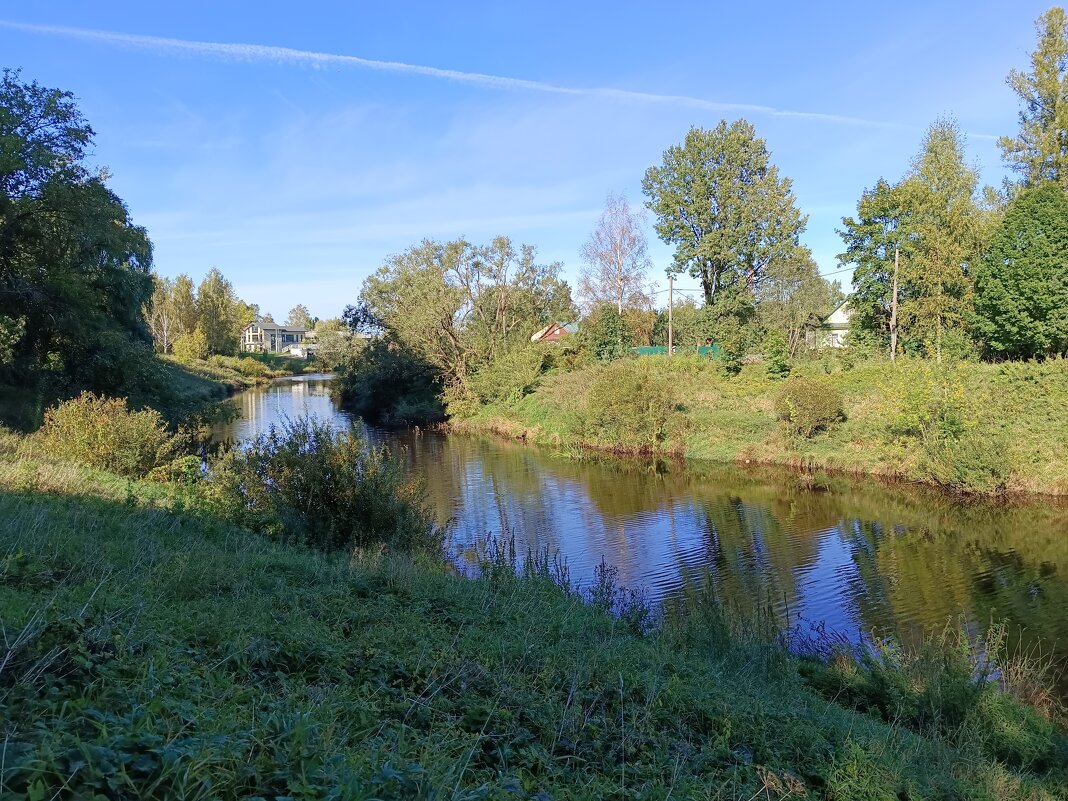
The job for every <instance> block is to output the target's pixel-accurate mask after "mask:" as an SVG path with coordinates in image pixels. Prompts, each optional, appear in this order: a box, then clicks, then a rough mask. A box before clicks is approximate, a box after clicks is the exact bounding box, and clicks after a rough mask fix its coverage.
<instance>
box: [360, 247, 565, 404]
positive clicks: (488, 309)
mask: <svg viewBox="0 0 1068 801" xmlns="http://www.w3.org/2000/svg"><path fill="white" fill-rule="evenodd" d="M561 269H562V265H560V264H559V263H554V264H548V265H544V264H538V263H537V261H536V251H535V249H534V248H533V247H532V246H529V245H523V246H521V247H520V248H519V249H518V250H516V249H515V248H514V247H513V245H512V242H511V240H509V239H508V238H507V237H497V238H496V239H494V240H493V242H492V243H490V244H489V245H485V246H482V247H477V246H474V245H472V244H470V243H469V242H466V241H464V240H462V239H461V240H456V241H453V242H446V243H439V242H434V241H432V240H424V241H423V242H422V243H420V244H419V245H415V246H413V247H411V248H409V249H408V250H406V251H405V252H404V253H401V254H400V255H397V256H393V257H391V258H390V259H389V261H388V262H387V263H386V264H385V265H384V266H383V267H382V268H381V269H379V270H378V272H376V273H375V274H374V275H372V276H370V277H369V278H368V279H367V280H366V281H365V282H364V285H363V289H362V291H361V292H360V300H361V304H359V305H358V306H354V307H350V308H349V309H346V312H345V317H346V320H349V319H350V316H352V319H353V320H356V318H357V317H359V318H361V319H362V318H364V317H366V318H368V319H373V320H374V321H375V323H376V324H377V325H379V326H381V328H382V329H384V330H385V331H386V332H387V333H390V334H393V335H394V336H395V337H396V338H397V340H398V341H399V342H400V343H402V344H403V345H404V346H406V347H408V348H410V349H411V350H412V351H413V353H415V354H417V355H418V356H419V357H420V358H421V359H423V360H425V361H426V362H427V363H429V364H432V365H434V366H436V367H437V368H438V369H439V370H440V371H441V372H442V374H443V382H444V384H445V385H446V386H450V387H458V386H459V387H463V386H464V385H465V384H466V380H467V376H468V375H469V374H470V373H471V372H473V371H474V370H476V369H478V368H479V367H480V366H482V365H484V364H486V363H488V362H490V361H492V360H493V359H494V358H495V357H496V356H497V355H498V354H500V353H503V352H504V351H506V350H508V349H510V348H512V347H516V346H518V345H521V344H525V343H526V342H528V341H529V338H530V335H531V334H532V333H533V332H534V331H537V330H538V329H539V328H542V327H544V326H545V325H547V324H549V323H551V322H555V321H558V320H560V319H561V318H563V319H568V320H571V319H574V318H575V309H574V304H573V303H572V301H571V290H570V288H569V287H568V285H567V284H566V283H565V282H564V281H562V280H561V279H560V277H559V276H560V270H561Z"/></svg>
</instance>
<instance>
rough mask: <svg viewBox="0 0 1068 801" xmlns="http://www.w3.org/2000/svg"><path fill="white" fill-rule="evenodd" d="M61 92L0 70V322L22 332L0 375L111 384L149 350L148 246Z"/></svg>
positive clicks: (58, 384)
mask: <svg viewBox="0 0 1068 801" xmlns="http://www.w3.org/2000/svg"><path fill="white" fill-rule="evenodd" d="M92 139H93V130H92V128H90V126H89V124H88V123H87V122H86V120H85V119H84V118H83V117H82V115H81V112H80V111H79V110H78V108H77V106H76V104H75V102H74V98H73V96H72V95H71V94H70V93H69V92H63V91H60V90H58V89H49V88H46V87H43V86H41V85H39V84H37V83H36V82H30V83H25V82H23V81H22V79H21V76H20V75H19V73H17V72H11V71H4V73H3V76H2V78H0V325H3V327H4V328H5V330H8V331H17V332H19V338H18V340H17V341H16V342H13V343H11V344H10V346H9V347H10V351H11V352H10V355H9V357H8V358H7V359H6V360H5V364H4V365H3V367H2V368H0V369H3V374H2V375H0V379H2V380H5V381H8V382H11V383H18V384H21V385H30V386H38V387H42V386H43V385H42V384H41V381H42V380H43V381H44V382H45V383H46V384H49V385H50V387H51V388H50V389H48V390H46V391H47V392H49V393H50V394H53V395H55V394H69V393H71V392H73V391H77V390H78V389H81V388H86V389H95V390H104V389H107V390H111V389H113V388H114V387H116V386H119V385H121V384H122V383H123V382H124V381H125V380H127V379H128V377H129V375H128V373H129V371H130V370H131V369H133V367H134V365H135V362H136V359H135V358H134V357H133V356H132V355H131V354H132V353H133V352H135V351H147V345H148V342H149V338H150V335H149V332H148V329H147V326H146V324H145V320H144V317H143V313H142V308H143V306H144V305H145V303H146V302H147V301H148V299H149V297H150V296H151V294H152V289H153V285H152V278H151V275H150V268H151V263H152V246H151V243H150V242H149V239H148V236H147V234H146V232H145V230H144V229H143V228H141V227H139V226H137V225H134V224H133V222H132V221H131V219H130V215H129V212H128V210H127V208H126V206H125V204H124V203H123V202H122V200H121V199H120V198H119V197H118V196H117V195H115V194H114V193H113V192H112V191H111V190H110V189H109V188H108V187H107V184H106V177H107V176H106V173H104V172H103V171H99V172H93V171H91V170H90V169H89V167H88V166H87V165H86V163H85V156H86V152H87V150H88V149H89V147H90V146H91V144H92Z"/></svg>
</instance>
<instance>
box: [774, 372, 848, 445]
mask: <svg viewBox="0 0 1068 801" xmlns="http://www.w3.org/2000/svg"><path fill="white" fill-rule="evenodd" d="M775 414H776V415H777V416H778V418H779V420H780V421H782V423H783V425H784V427H785V428H786V430H787V432H789V433H790V434H791V435H793V436H798V437H806V438H811V437H813V436H815V435H816V434H817V433H818V432H820V431H825V430H827V429H829V428H830V427H831V426H833V425H834V424H835V423H838V422H840V421H842V420H844V419H845V412H844V411H843V410H842V393H841V392H839V391H838V388H837V387H835V386H833V385H832V384H830V383H828V382H827V381H821V380H819V379H816V378H803V377H800V376H795V377H793V378H790V379H788V380H787V382H786V384H785V385H784V386H783V388H782V390H781V391H780V392H779V395H778V397H777V398H776V400H775Z"/></svg>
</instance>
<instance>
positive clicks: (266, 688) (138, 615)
mask: <svg viewBox="0 0 1068 801" xmlns="http://www.w3.org/2000/svg"><path fill="white" fill-rule="evenodd" d="M18 445H19V440H18V438H14V437H11V436H10V435H4V437H2V438H0V455H2V456H3V458H2V459H0V533H2V538H3V542H4V543H5V548H4V551H3V553H2V554H0V556H2V561H0V619H2V620H3V624H4V627H5V630H6V631H8V633H9V634H8V638H7V640H6V642H5V645H4V646H3V656H0V665H3V668H2V669H0V715H2V716H3V718H4V719H6V720H10V721H16V722H18V721H33V722H34V723H33V725H32V726H30V725H28V724H26V725H21V724H19V725H16V727H15V729H14V731H13V732H11V733H9V734H8V737H7V742H6V748H5V770H4V771H3V774H2V776H0V794H4V793H12V794H16V795H22V794H25V795H26V796H27V797H45V798H48V797H58V798H68V797H69V798H75V797H83V796H91V795H93V793H99V794H103V795H107V796H108V797H109V798H131V799H132V798H154V797H155V798H164V797H184V796H188V795H190V794H194V793H195V792H196V791H199V790H200V789H202V788H203V787H204V786H205V784H206V783H207V782H210V784H211V787H212V792H213V794H214V795H215V796H216V797H220V798H238V797H248V796H262V797H277V796H291V797H298V798H299V797H309V798H310V797H322V796H323V795H324V794H327V795H328V794H331V793H332V794H335V795H337V796H338V797H368V796H374V797H377V798H383V799H389V798H397V799H400V798H405V799H408V798H429V797H442V796H449V797H479V798H502V799H503V798H535V797H538V794H539V793H541V794H544V795H542V796H541V797H544V796H545V795H548V796H549V797H554V798H556V797H573V798H604V797H615V796H618V797H626V796H631V795H633V796H640V797H667V796H669V795H670V796H672V797H677V798H687V797H695V798H696V797H701V798H704V797H709V796H712V797H724V798H740V799H748V798H753V797H768V798H780V799H781V798H785V797H812V798H828V799H832V798H834V799H842V798H849V799H862V798H873V799H883V798H885V799H896V798H930V797H945V798H969V799H976V798H989V799H995V798H997V799H1011V798H1020V799H1024V798H1027V799H1053V798H1058V797H1062V795H1063V793H1064V792H1066V791H1068V775H1065V773H1064V770H1065V765H1066V764H1068V759H1066V757H1068V750H1066V749H1068V744H1066V743H1065V740H1064V735H1063V732H1059V731H1058V730H1057V729H1056V728H1055V727H1054V726H1053V724H1051V723H1049V722H1048V721H1045V720H1044V719H1043V718H1041V717H1039V716H1038V715H1036V714H1035V713H1033V712H1030V711H1028V710H1027V709H1025V708H1024V707H1021V706H1019V705H1018V704H1016V702H1014V701H1012V700H1011V699H1010V698H1009V697H1008V696H1005V695H1002V694H1001V693H999V692H997V690H996V688H995V687H994V686H993V685H985V684H974V683H973V682H972V680H971V674H970V672H968V671H965V675H964V677H963V683H962V676H961V674H960V673H959V672H955V671H959V666H957V668H956V669H955V671H954V672H941V673H940V672H938V669H936V670H935V671H934V672H928V673H927V674H925V676H926V678H925V681H924V682H920V681H919V678H920V676H921V675H923V674H914V675H912V676H911V678H910V679H909V681H908V682H900V683H898V684H893V683H892V688H893V692H894V693H899V694H900V695H898V696H897V700H896V701H895V700H893V699H892V698H891V697H890V696H888V695H881V694H880V692H879V691H878V690H877V689H875V687H874V686H872V684H871V683H866V682H865V680H864V677H865V676H866V675H871V674H870V673H869V672H868V670H869V669H868V668H865V667H864V666H862V665H855V666H854V667H850V665H851V664H853V663H851V662H850V661H849V660H848V659H845V660H844V661H842V662H841V663H840V665H839V666H838V667H840V668H841V670H839V669H838V668H837V667H835V666H833V665H832V666H831V668H834V669H828V668H820V667H819V666H818V663H812V662H807V661H804V660H799V659H798V658H797V657H793V656H790V655H789V654H788V653H787V652H786V651H784V650H783V649H782V648H781V646H780V645H779V644H778V643H777V642H776V641H775V638H774V637H775V634H774V631H773V629H772V628H769V627H768V626H767V625H744V626H743V625H740V624H739V623H736V622H733V621H732V620H731V618H730V617H729V616H728V615H726V614H725V613H723V611H722V609H721V608H720V607H719V606H718V605H717V604H716V603H714V602H712V601H711V600H710V599H709V598H707V597H705V598H702V597H701V596H700V593H693V594H689V595H683V596H680V597H679V598H678V599H676V602H675V604H674V606H673V610H674V611H673V612H671V613H669V614H668V615H666V616H665V618H664V620H663V623H662V625H660V626H658V627H655V628H650V627H649V625H648V624H649V620H648V618H647V617H645V612H644V607H643V606H642V605H641V604H640V602H638V599H635V598H634V597H633V596H628V595H626V594H625V593H623V594H621V593H618V592H616V591H615V590H614V589H613V588H612V576H611V575H610V574H602V576H601V581H600V583H599V585H598V586H599V589H598V590H597V591H595V592H594V593H593V595H587V596H582V595H580V594H578V593H577V592H575V591H574V590H570V589H568V587H567V585H566V582H564V584H563V586H562V585H561V582H560V580H559V575H558V574H557V580H555V581H554V580H553V571H552V570H551V568H550V566H549V565H547V564H544V563H542V566H541V568H539V569H535V570H533V571H528V573H527V575H525V576H519V577H517V576H516V575H515V568H514V563H512V562H511V561H510V560H509V558H508V557H507V554H506V552H498V553H497V554H496V556H495V558H491V559H489V560H488V561H486V562H485V563H484V564H483V571H482V574H481V577H480V578H477V579H475V580H469V579H464V578H461V577H459V576H457V575H455V574H454V573H453V572H452V571H451V570H450V569H449V568H448V567H447V566H446V564H445V563H443V562H440V561H437V560H434V559H429V558H425V557H424V558H416V557H410V556H405V555H403V554H396V553H395V554H379V555H365V556H364V557H361V558H357V559H353V558H352V557H351V556H350V555H348V554H345V553H341V554H323V553H317V552H313V551H310V550H307V549H305V548H302V547H297V546H292V545H285V544H281V543H277V542H273V541H271V540H269V539H268V538H266V537H264V536H261V535H259V534H257V533H254V532H250V531H246V530H243V529H240V528H237V527H235V526H233V525H232V524H229V523H227V522H225V521H223V520H221V519H219V518H218V517H216V516H215V515H213V514H212V512H211V508H210V505H206V504H204V503H202V502H201V500H200V495H199V492H198V490H197V486H196V484H192V485H189V484H181V483H156V482H149V481H137V480H127V479H122V478H119V477H117V476H112V475H110V474H107V473H103V472H100V471H95V470H89V469H86V468H82V467H78V466H77V465H73V464H69V463H64V462H59V461H55V460H53V459H51V458H50V457H48V456H47V455H39V454H38V455H28V454H27V453H24V452H22V451H20V450H19V448H18ZM610 607H611V608H614V610H615V611H616V612H617V614H618V616H613V615H612V614H610V613H609V612H608V609H609V608H610ZM954 664H955V663H954V662H953V661H952V660H949V661H947V662H943V663H942V665H943V667H942V668H941V669H942V670H946V669H947V668H950V667H952V666H953V665H954ZM893 675H896V674H894V673H893V671H889V672H886V671H884V672H883V673H882V674H881V678H882V679H883V680H886V679H887V678H891V677H892V676H893ZM834 698H840V699H847V702H848V708H847V706H843V705H842V704H840V703H836V702H835V701H834V700H832V699H834Z"/></svg>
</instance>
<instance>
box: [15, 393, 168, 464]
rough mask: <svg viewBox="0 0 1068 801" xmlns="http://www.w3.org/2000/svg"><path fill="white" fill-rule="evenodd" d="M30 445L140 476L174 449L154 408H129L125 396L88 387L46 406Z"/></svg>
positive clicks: (55, 453)
mask: <svg viewBox="0 0 1068 801" xmlns="http://www.w3.org/2000/svg"><path fill="white" fill-rule="evenodd" d="M33 445H35V446H37V447H39V448H41V449H43V450H45V451H47V452H48V453H49V454H50V455H52V456H56V457H59V458H66V459H70V460H71V461H74V462H78V463H79V464H84V465H88V466H89V467H97V468H100V469H101V470H109V471H111V472H113V473H118V474H119V475H121V476H144V475H146V474H147V473H148V472H149V471H150V470H152V469H153V468H155V467H158V466H160V465H162V464H165V463H167V462H168V461H169V460H170V459H171V458H172V457H173V455H174V451H175V439H174V437H173V436H172V435H171V433H170V432H169V431H168V430H167V427H166V426H165V425H164V424H163V418H162V417H161V416H160V414H159V412H157V411H156V410H155V409H145V410H143V411H131V410H130V409H129V408H128V407H127V405H126V400H125V399H124V398H103V397H100V396H98V395H94V394H92V393H90V392H83V393H82V394H81V395H79V396H78V397H77V398H74V399H73V400H69V401H66V402H65V403H61V404H59V405H58V406H56V407H54V408H51V409H49V410H48V411H46V412H45V416H44V425H43V426H42V427H41V429H40V431H38V432H37V433H36V434H35V435H34V437H33Z"/></svg>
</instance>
